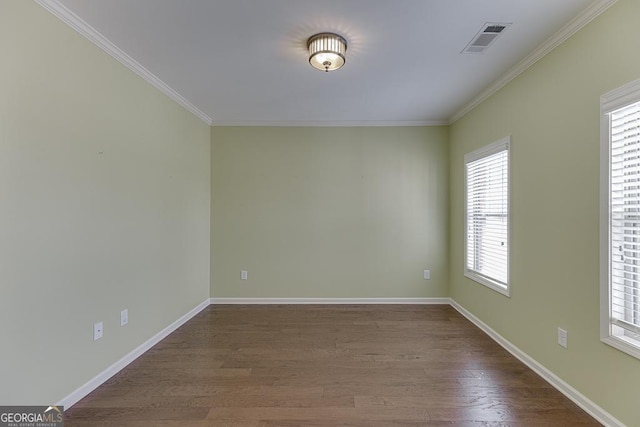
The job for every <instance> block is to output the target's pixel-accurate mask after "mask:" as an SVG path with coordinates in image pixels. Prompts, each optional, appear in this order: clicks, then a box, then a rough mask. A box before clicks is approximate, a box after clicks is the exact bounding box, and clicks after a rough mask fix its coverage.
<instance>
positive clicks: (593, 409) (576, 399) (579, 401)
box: [451, 299, 625, 427]
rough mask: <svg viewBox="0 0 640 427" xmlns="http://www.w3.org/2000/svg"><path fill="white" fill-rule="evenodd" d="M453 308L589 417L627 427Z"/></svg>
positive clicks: (613, 426)
mask: <svg viewBox="0 0 640 427" xmlns="http://www.w3.org/2000/svg"><path fill="white" fill-rule="evenodd" d="M451 306H452V307H453V308H455V309H456V310H457V311H458V312H459V313H460V314H462V315H463V316H464V317H466V318H467V319H468V320H469V321H470V322H471V323H473V324H474V325H476V326H477V327H478V328H480V329H481V330H482V331H483V332H484V333H486V334H487V335H489V337H491V338H492V339H493V340H494V341H495V342H497V343H498V344H500V345H501V346H502V347H503V348H504V349H505V350H507V351H508V352H509V353H511V354H512V355H513V356H515V357H516V358H517V359H518V360H520V361H521V362H522V363H524V364H525V365H527V366H528V367H529V368H531V369H532V370H533V371H534V372H535V373H537V374H538V375H540V376H541V377H542V378H543V379H544V380H545V381H547V382H548V383H549V384H551V385H552V386H553V387H554V388H556V389H557V390H558V391H559V392H560V393H562V394H564V395H565V396H566V397H568V398H569V399H570V400H571V401H572V402H573V403H575V404H576V405H578V406H579V407H581V408H582V409H584V410H585V411H586V412H587V413H588V414H589V415H591V416H592V417H593V418H595V419H596V420H598V422H600V423H601V424H602V425H604V426H607V427H625V425H624V424H623V423H622V422H620V421H619V420H618V419H616V418H615V417H614V416H613V415H611V414H610V413H608V412H607V411H605V410H604V409H603V408H601V407H600V406H598V405H596V404H595V403H594V402H593V401H592V400H590V399H588V398H587V397H586V396H585V395H583V394H582V393H580V392H579V391H578V390H576V389H575V388H573V387H571V386H570V385H569V384H567V383H566V382H565V381H564V380H562V379H561V378H560V377H558V376H557V375H556V374H554V373H553V372H551V371H550V370H549V369H547V368H545V367H544V366H543V365H542V364H540V363H539V362H538V361H537V360H535V359H534V358H533V357H531V356H529V355H528V354H527V353H525V352H524V351H522V350H520V349H519V348H518V347H516V346H515V345H513V344H512V343H511V342H510V341H508V340H507V339H506V338H504V337H503V336H502V335H500V334H499V333H497V332H496V331H494V330H493V329H491V327H489V325H487V324H486V323H484V322H483V321H482V320H480V319H478V318H477V317H476V316H474V315H473V314H471V312H469V311H468V310H467V309H465V308H464V307H462V306H461V305H460V304H458V303H457V302H456V301H454V300H453V299H452V300H451Z"/></svg>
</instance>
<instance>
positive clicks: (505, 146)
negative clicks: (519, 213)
mask: <svg viewBox="0 0 640 427" xmlns="http://www.w3.org/2000/svg"><path fill="white" fill-rule="evenodd" d="M502 151H506V152H507V215H506V218H507V265H506V270H507V280H506V283H505V284H503V283H502V282H499V281H497V280H494V279H492V278H490V277H488V276H486V275H482V274H480V273H478V272H476V271H474V270H471V269H468V268H467V265H468V260H469V258H468V256H469V253H468V249H467V248H468V237H467V236H468V227H469V224H468V205H467V202H468V192H469V185H468V184H469V182H468V179H469V177H468V168H467V165H468V164H469V163H471V162H475V161H477V160H480V159H483V158H485V157H488V156H491V155H494V154H497V153H500V152H502ZM463 251H464V275H465V276H466V277H467V278H469V279H471V280H473V281H475V282H478V283H480V284H482V285H484V286H486V287H488V288H489V289H492V290H494V291H496V292H498V293H500V294H502V295H504V296H506V297H510V295H511V278H510V260H511V136H507V137H505V138H502V139H500V140H498V141H495V142H493V143H491V144H489V145H486V146H484V147H482V148H479V149H477V150H475V151H472V152H470V153H467V154H465V156H464V247H463Z"/></svg>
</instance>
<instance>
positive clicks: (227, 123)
mask: <svg viewBox="0 0 640 427" xmlns="http://www.w3.org/2000/svg"><path fill="white" fill-rule="evenodd" d="M447 125H449V121H448V120H422V121H401V120H371V121H367V120H358V121H326V122H323V121H317V122H315V121H299V122H266V121H265V122H261V121H246V122H234V121H224V122H222V121H221V122H214V123H212V126H216V127H229V126H247V127H251V126H253V127H258V126H265V127H378V126H379V127H382V126H385V127H392V126H402V127H410V126H447Z"/></svg>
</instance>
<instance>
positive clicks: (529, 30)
mask: <svg viewBox="0 0 640 427" xmlns="http://www.w3.org/2000/svg"><path fill="white" fill-rule="evenodd" d="M37 1H38V2H39V3H40V4H42V5H43V6H45V7H47V8H48V9H50V10H52V11H54V13H56V14H57V15H58V16H59V17H62V18H63V19H64V20H65V21H66V22H67V23H69V24H71V25H72V26H74V27H75V28H76V29H78V30H79V31H80V32H81V33H83V34H84V35H85V36H87V37H89V38H90V39H92V40H93V41H94V42H96V44H98V45H99V46H101V47H103V48H104V49H105V50H107V51H109V52H110V53H111V54H113V55H114V56H116V57H117V58H118V59H120V60H121V61H122V62H125V63H126V64H127V65H128V66H129V67H131V68H133V69H134V70H136V71H137V72H138V73H139V74H141V75H142V76H143V77H145V78H147V80H149V81H150V82H152V83H153V84H155V85H156V86H157V87H159V88H160V89H161V90H163V91H164V92H165V93H167V94H169V95H171V96H172V97H174V98H175V99H177V100H178V101H179V102H181V103H182V104H183V105H184V106H186V107H187V108H189V109H190V110H191V111H193V112H195V113H196V114H198V115H199V116H200V117H201V118H202V119H203V120H205V121H208V122H211V123H213V124H214V125H257V124H263V125H341V124H342V125H349V124H359V125H361V124H370V125H389V124H399V125H411V124H416V125H418V124H439V123H449V122H450V121H451V120H452V119H455V118H457V117H459V116H460V115H461V114H463V113H464V112H465V111H466V110H467V109H468V107H469V106H470V105H473V102H474V100H475V101H477V100H478V96H479V95H481V94H482V92H483V90H485V94H486V90H487V88H488V87H490V86H491V85H492V84H494V83H495V82H496V80H497V79H499V78H500V77H501V76H504V75H505V73H507V76H508V75H511V76H512V75H514V72H515V71H517V70H518V69H522V68H523V64H525V63H526V62H527V56H528V55H531V54H532V52H534V51H535V50H536V49H537V48H538V47H540V46H541V45H542V44H543V43H544V42H545V41H547V40H548V39H549V38H551V37H552V36H554V34H556V33H557V32H558V31H560V30H563V31H561V34H560V35H564V36H565V37H566V36H567V35H569V34H570V33H571V31H570V30H571V29H572V27H577V26H579V25H583V24H584V23H585V22H587V21H588V20H589V19H591V18H592V17H593V16H594V15H596V14H597V13H599V12H601V11H602V10H604V8H605V6H603V5H605V4H610V3H612V1H611V0H609V1H603V0H598V1H595V2H594V0H314V1H311V0H108V1H105V0H37ZM581 14H582V15H581ZM579 15H580V18H579V19H578V20H575V21H574V22H573V23H570V22H571V21H572V20H574V18H576V17H577V16H579ZM487 22H502V23H512V25H511V26H510V27H509V28H508V29H507V30H505V32H504V33H503V34H502V35H501V36H500V37H499V38H498V39H497V40H496V42H495V43H494V44H493V45H491V46H490V47H489V49H487V50H486V52H485V53H483V54H461V53H460V52H461V51H462V50H463V49H464V48H465V46H466V45H467V44H468V43H469V41H471V39H472V38H473V37H474V36H475V35H476V33H477V32H478V31H479V30H480V29H481V28H482V26H483V25H484V24H485V23H487ZM567 24H569V26H567ZM563 28H564V29H563ZM575 29H577V28H575ZM325 31H329V32H335V33H338V34H340V35H342V36H344V37H345V38H346V39H347V42H348V49H347V62H346V65H345V66H344V67H343V68H342V69H340V70H338V71H334V72H330V73H323V72H320V71H318V70H315V69H313V68H312V67H311V66H310V65H309V63H308V61H307V59H308V58H307V52H306V40H307V38H308V37H309V36H311V35H313V34H315V33H318V32H325ZM556 39H561V37H558V34H556ZM556 41H557V40H556ZM548 46H549V44H547V47H548ZM534 56H535V55H534ZM539 56H540V50H539V51H538V57H539ZM531 58H533V57H532V56H529V58H528V62H529V63H530V62H532V59H531ZM518 63H520V64H519V66H518V67H516V65H518ZM525 65H526V64H525ZM514 67H516V68H514ZM510 70H511V71H510ZM514 70H515V71H514ZM502 80H503V83H504V81H505V79H504V77H503V79H502ZM494 86H495V84H494ZM470 103H471V104H470Z"/></svg>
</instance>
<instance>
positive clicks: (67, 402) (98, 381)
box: [56, 299, 211, 409]
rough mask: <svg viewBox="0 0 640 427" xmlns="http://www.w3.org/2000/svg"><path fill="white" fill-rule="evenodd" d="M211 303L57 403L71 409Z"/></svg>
mask: <svg viewBox="0 0 640 427" xmlns="http://www.w3.org/2000/svg"><path fill="white" fill-rule="evenodd" d="M210 304H211V302H210V300H209V299H206V300H204V301H203V302H201V303H200V304H198V305H197V306H196V307H194V308H193V309H192V310H190V311H189V312H188V313H186V314H185V315H183V316H182V317H180V318H179V319H178V320H176V321H175V322H173V323H172V324H170V325H169V326H167V327H166V328H164V329H163V330H161V331H160V332H158V333H157V334H155V335H154V336H152V337H151V338H149V339H148V340H147V341H145V342H144V343H142V344H140V345H139V346H138V347H136V348H135V349H134V350H132V351H131V352H129V353H128V354H126V355H125V356H124V357H123V358H122V359H120V360H118V361H117V362H116V363H114V364H113V365H111V366H109V367H108V368H107V369H105V370H104V371H102V372H100V373H99V374H98V375H96V376H95V377H94V378H92V379H91V380H89V381H87V382H86V383H85V384H83V385H82V386H80V387H79V388H77V389H76V390H75V391H73V392H71V393H70V394H69V395H67V396H65V397H64V398H63V399H62V400H60V401H59V402H58V403H56V405H58V406H64V408H65V409H69V408H70V407H72V406H73V405H75V404H76V403H77V402H79V401H80V400H81V399H83V398H84V397H86V396H87V395H89V393H91V392H92V391H93V390H95V389H96V388H98V387H100V386H101V385H102V384H103V383H104V382H105V381H107V380H108V379H109V378H111V377H112V376H114V375H115V374H117V373H118V372H120V371H121V370H123V369H124V368H126V367H127V365H129V364H130V363H131V362H133V361H134V360H136V359H137V358H138V357H140V356H142V355H143V354H144V353H145V352H146V351H148V350H149V349H150V348H151V347H153V346H154V345H156V344H158V343H159V342H160V341H162V340H163V339H165V338H166V337H167V336H169V334H171V333H172V332H174V331H175V330H176V329H178V328H179V327H180V326H182V325H184V324H185V323H187V322H188V321H189V320H191V318H193V317H194V316H195V315H196V314H198V313H200V312H201V311H202V310H204V309H205V308H207V307H208V306H209V305H210Z"/></svg>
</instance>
